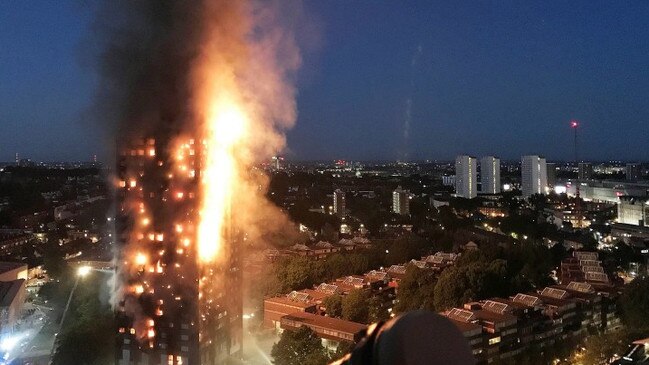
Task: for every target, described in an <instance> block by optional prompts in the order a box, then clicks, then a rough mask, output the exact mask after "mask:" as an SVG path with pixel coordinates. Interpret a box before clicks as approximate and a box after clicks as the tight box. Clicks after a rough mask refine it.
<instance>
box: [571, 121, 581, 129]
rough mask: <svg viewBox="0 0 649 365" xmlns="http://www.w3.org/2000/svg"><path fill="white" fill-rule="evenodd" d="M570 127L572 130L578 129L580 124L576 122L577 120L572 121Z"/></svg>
mask: <svg viewBox="0 0 649 365" xmlns="http://www.w3.org/2000/svg"><path fill="white" fill-rule="evenodd" d="M570 127H572V128H577V127H579V122H578V121H576V120H571V121H570Z"/></svg>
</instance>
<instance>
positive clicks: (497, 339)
mask: <svg viewBox="0 0 649 365" xmlns="http://www.w3.org/2000/svg"><path fill="white" fill-rule="evenodd" d="M499 342H500V336H498V337H494V338H490V339H489V344H490V345H495V344H497V343H499Z"/></svg>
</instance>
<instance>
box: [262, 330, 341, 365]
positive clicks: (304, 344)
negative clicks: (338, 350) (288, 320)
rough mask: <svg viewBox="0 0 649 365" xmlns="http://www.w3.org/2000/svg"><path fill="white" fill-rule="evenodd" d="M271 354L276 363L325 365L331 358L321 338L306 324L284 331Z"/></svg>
mask: <svg viewBox="0 0 649 365" xmlns="http://www.w3.org/2000/svg"><path fill="white" fill-rule="evenodd" d="M270 354H271V356H272V357H273V364H275V365H325V364H327V363H328V362H329V360H330V359H329V353H328V352H327V350H326V349H325V348H324V346H322V341H321V340H320V338H318V336H317V335H316V333H315V332H313V330H311V329H310V328H308V327H306V326H302V327H301V328H300V329H298V330H297V331H289V330H287V331H284V332H283V333H282V337H281V338H280V340H279V342H277V343H276V344H275V345H273V349H272V350H271V352H270Z"/></svg>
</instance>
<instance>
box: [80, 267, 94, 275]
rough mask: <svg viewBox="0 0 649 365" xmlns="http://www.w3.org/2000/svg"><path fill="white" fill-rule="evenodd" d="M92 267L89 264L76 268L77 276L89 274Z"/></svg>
mask: <svg viewBox="0 0 649 365" xmlns="http://www.w3.org/2000/svg"><path fill="white" fill-rule="evenodd" d="M91 270H92V268H91V267H90V266H81V267H79V269H77V275H79V276H86V275H88V274H90V271H91Z"/></svg>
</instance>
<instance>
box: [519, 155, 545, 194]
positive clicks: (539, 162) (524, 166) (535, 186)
mask: <svg viewBox="0 0 649 365" xmlns="http://www.w3.org/2000/svg"><path fill="white" fill-rule="evenodd" d="M521 175H522V176H521V180H522V184H521V185H522V190H523V196H524V197H529V196H531V195H534V194H545V193H546V192H547V186H548V168H547V166H546V161H545V158H544V157H541V156H536V155H529V156H523V158H522V161H521Z"/></svg>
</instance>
